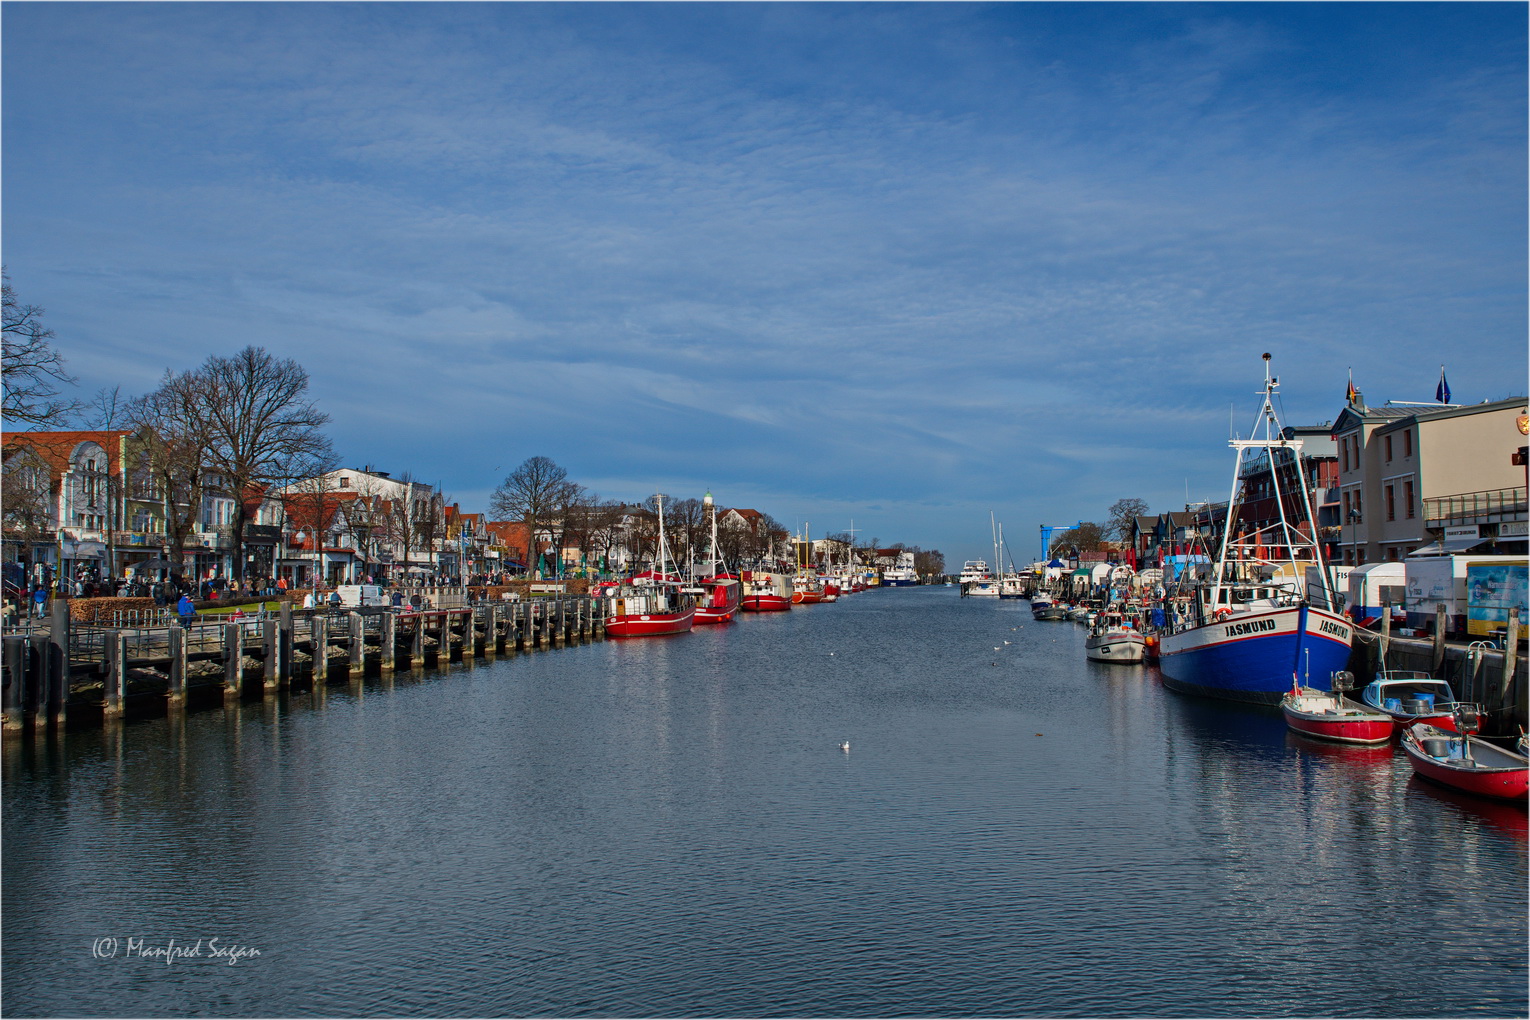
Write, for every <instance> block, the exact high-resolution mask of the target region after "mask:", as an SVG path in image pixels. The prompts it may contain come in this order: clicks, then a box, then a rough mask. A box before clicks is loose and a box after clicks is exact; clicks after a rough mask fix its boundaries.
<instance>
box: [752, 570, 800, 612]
mask: <svg viewBox="0 0 1530 1020" xmlns="http://www.w3.org/2000/svg"><path fill="white" fill-rule="evenodd" d="M742 581H743V585H744V597H743V600H742V601H741V603H740V608H741V609H743V610H744V611H745V612H746V613H781V612H785V611H786V610H788V609H790V608H791V607H792V579H791V577H790V576H789V575H787V574H777V573H774V572H772V571H768V570H746V571H744V572H743V578H742Z"/></svg>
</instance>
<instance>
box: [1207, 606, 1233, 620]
mask: <svg viewBox="0 0 1530 1020" xmlns="http://www.w3.org/2000/svg"><path fill="white" fill-rule="evenodd" d="M1211 615H1212V616H1214V617H1216V620H1217V622H1218V623H1221V622H1222V621H1223V620H1225V619H1227V618H1228V617H1229V616H1231V615H1232V610H1231V609H1218V610H1217V611H1216V612H1215V613H1212V614H1211Z"/></svg>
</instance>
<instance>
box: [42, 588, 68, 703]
mask: <svg viewBox="0 0 1530 1020" xmlns="http://www.w3.org/2000/svg"><path fill="white" fill-rule="evenodd" d="M72 625H73V623H72V621H71V619H70V617H69V603H68V601H66V600H65V599H54V600H53V619H52V620H51V621H50V623H49V626H48V643H49V646H50V647H49V652H48V658H49V660H50V661H49V663H48V686H47V693H46V700H47V705H46V708H47V714H48V717H49V718H50V719H52V720H53V721H54V722H56V723H57V724H58V726H59V728H60V729H62V728H63V726H64V717H65V716H66V715H67V714H68V711H69V630H70V627H71V626H72Z"/></svg>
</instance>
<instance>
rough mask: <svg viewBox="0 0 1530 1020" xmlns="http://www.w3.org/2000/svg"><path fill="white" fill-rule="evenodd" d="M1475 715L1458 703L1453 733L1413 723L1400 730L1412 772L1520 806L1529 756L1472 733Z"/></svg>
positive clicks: (1528, 781) (1528, 783)
mask: <svg viewBox="0 0 1530 1020" xmlns="http://www.w3.org/2000/svg"><path fill="white" fill-rule="evenodd" d="M1479 719H1480V717H1479V716H1478V714H1477V713H1476V711H1475V710H1473V709H1470V708H1466V707H1464V706H1463V707H1462V709H1461V710H1459V711H1457V712H1456V719H1455V723H1456V732H1454V733H1452V732H1451V731H1450V730H1443V729H1440V728H1439V727H1438V726H1430V725H1428V724H1427V723H1413V724H1412V725H1411V726H1409V727H1408V728H1407V729H1405V730H1403V734H1402V748H1403V751H1405V752H1406V753H1407V755H1408V761H1409V762H1411V763H1412V765H1413V771H1414V772H1415V773H1416V774H1418V775H1419V776H1421V777H1423V778H1424V779H1429V780H1432V781H1433V782H1436V783H1442V784H1444V785H1445V786H1449V787H1452V788H1453V789H1457V790H1461V791H1462V792H1464V793H1471V794H1475V795H1477V796H1479V797H1492V798H1494V799H1496V800H1512V801H1517V802H1519V804H1520V805H1521V806H1524V805H1525V803H1526V801H1525V795H1526V791H1527V787H1530V758H1526V757H1524V756H1523V755H1519V754H1515V753H1514V752H1513V751H1510V750H1508V749H1506V748H1502V747H1499V746H1498V745H1496V744H1490V743H1488V742H1487V741H1486V740H1483V739H1482V738H1481V737H1478V736H1474V735H1473V734H1474V733H1475V732H1476V730H1477V727H1478V725H1479Z"/></svg>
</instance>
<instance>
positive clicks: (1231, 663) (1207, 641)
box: [1159, 354, 1353, 705]
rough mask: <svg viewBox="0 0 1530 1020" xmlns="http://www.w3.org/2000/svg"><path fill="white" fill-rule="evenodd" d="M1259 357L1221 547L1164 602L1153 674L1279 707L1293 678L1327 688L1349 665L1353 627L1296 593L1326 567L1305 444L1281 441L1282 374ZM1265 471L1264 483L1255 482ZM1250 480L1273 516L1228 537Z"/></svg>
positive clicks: (1174, 684) (1197, 690) (1175, 684)
mask: <svg viewBox="0 0 1530 1020" xmlns="http://www.w3.org/2000/svg"><path fill="white" fill-rule="evenodd" d="M1264 362H1265V386H1264V400H1263V403H1262V405H1261V406H1260V409H1259V419H1258V421H1257V422H1256V423H1255V426H1254V429H1253V435H1252V438H1250V439H1233V440H1232V441H1231V442H1230V444H1229V445H1230V446H1231V447H1232V448H1233V449H1234V450H1235V451H1236V452H1237V458H1236V462H1235V464H1234V466H1233V487H1232V492H1231V495H1230V496H1229V499H1228V510H1227V520H1226V523H1225V524H1224V525H1223V534H1222V545H1221V550H1220V552H1219V553H1218V555H1217V557H1216V560H1215V562H1214V563H1213V565H1212V567H1211V571H1210V575H1209V576H1207V577H1201V578H1198V579H1194V580H1192V581H1191V582H1189V583H1188V584H1183V585H1181V586H1180V588H1179V590H1178V592H1177V594H1178V597H1177V598H1173V599H1170V600H1169V603H1168V604H1169V606H1170V610H1171V611H1170V613H1169V614H1168V616H1169V621H1168V622H1169V626H1170V628H1171V629H1170V632H1169V633H1166V634H1164V635H1163V636H1162V637H1161V639H1160V641H1159V657H1160V661H1159V670H1160V672H1161V673H1162V675H1163V681H1164V685H1165V686H1167V687H1169V688H1170V689H1172V690H1177V691H1180V692H1182V693H1189V694H1200V695H1206V696H1209V697H1217V698H1227V699H1231V700H1234V701H1249V702H1256V703H1259V704H1267V705H1278V704H1279V703H1280V700H1281V698H1282V697H1283V696H1284V695H1285V694H1286V692H1288V691H1290V690H1291V688H1292V684H1293V682H1295V683H1296V684H1297V685H1299V686H1304V687H1315V688H1319V689H1323V690H1327V689H1329V679H1330V677H1331V676H1332V675H1333V674H1334V673H1335V672H1337V671H1339V670H1341V669H1343V668H1344V666H1345V664H1346V663H1347V662H1348V661H1349V649H1350V642H1351V640H1352V637H1353V627H1352V625H1351V624H1350V621H1349V620H1347V619H1346V618H1345V617H1343V616H1341V615H1340V614H1339V613H1338V612H1336V611H1335V610H1334V608H1333V607H1331V606H1329V605H1328V604H1326V602H1325V603H1322V604H1319V601H1320V600H1319V595H1320V593H1319V592H1317V591H1316V590H1314V591H1313V592H1312V595H1313V596H1314V598H1313V600H1309V599H1308V598H1307V595H1306V594H1305V593H1304V591H1303V585H1304V583H1305V577H1306V569H1307V568H1309V567H1316V569H1317V570H1318V572H1319V574H1320V575H1321V576H1325V577H1326V576H1327V572H1328V567H1327V565H1326V564H1325V563H1324V561H1323V549H1322V545H1321V543H1320V542H1318V541H1317V540H1315V539H1314V537H1313V536H1315V535H1316V534H1317V527H1316V522H1315V520H1314V515H1313V512H1312V505H1311V500H1310V498H1309V496H1308V491H1307V485H1306V482H1305V479H1304V476H1303V473H1302V466H1301V448H1302V441H1301V440H1300V439H1293V438H1287V437H1286V435H1285V433H1284V430H1283V429H1282V427H1281V425H1280V420H1279V418H1278V416H1277V415H1276V413H1275V404H1274V397H1275V392H1276V389H1277V388H1278V387H1279V380H1277V379H1276V378H1275V377H1273V376H1271V375H1270V356H1269V355H1268V354H1266V355H1265V356H1264ZM1266 472H1268V478H1269V484H1268V486H1267V487H1265V486H1261V485H1260V484H1259V483H1261V482H1263V481H1264V480H1265V477H1266ZM1256 486H1257V487H1259V489H1260V491H1261V492H1262V493H1264V494H1267V493H1271V492H1273V493H1274V494H1275V495H1274V504H1275V507H1276V510H1277V517H1278V519H1274V520H1273V522H1272V523H1270V524H1268V525H1265V526H1263V527H1257V528H1253V529H1252V530H1251V531H1241V530H1240V531H1239V532H1238V534H1236V535H1235V534H1234V527H1235V525H1236V524H1237V522H1238V517H1239V513H1238V511H1239V506H1240V503H1241V501H1242V498H1243V496H1244V495H1245V493H1248V492H1250V491H1251V490H1252V489H1254V488H1255V487H1256ZM1264 498H1266V499H1268V498H1269V497H1268V495H1265V496H1264ZM1288 504H1289V505H1290V506H1289V509H1290V511H1291V514H1290V515H1289V516H1288V513H1287V510H1288ZM1291 517H1296V518H1297V520H1296V521H1295V522H1293V521H1292V520H1291ZM1277 556H1278V557H1279V558H1278V559H1277ZM1325 588H1326V589H1327V590H1329V591H1331V590H1332V589H1333V585H1332V584H1331V583H1328V584H1325Z"/></svg>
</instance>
